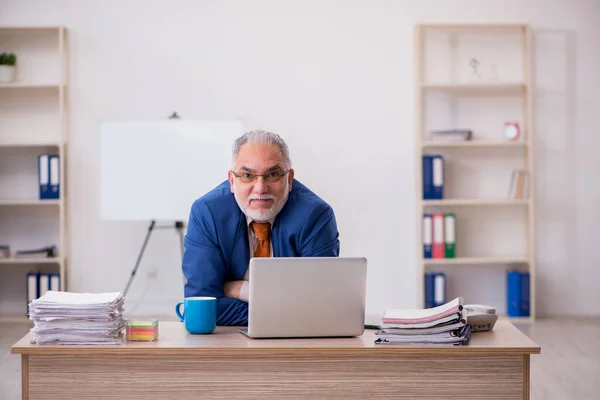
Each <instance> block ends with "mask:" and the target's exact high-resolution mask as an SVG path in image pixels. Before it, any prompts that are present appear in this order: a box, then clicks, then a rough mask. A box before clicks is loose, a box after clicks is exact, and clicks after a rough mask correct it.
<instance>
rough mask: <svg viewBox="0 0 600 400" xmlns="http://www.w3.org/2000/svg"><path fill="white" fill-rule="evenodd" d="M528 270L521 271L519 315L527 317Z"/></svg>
mask: <svg viewBox="0 0 600 400" xmlns="http://www.w3.org/2000/svg"><path fill="white" fill-rule="evenodd" d="M529 315H530V304H529V272H523V273H521V313H520V316H521V317H529Z"/></svg>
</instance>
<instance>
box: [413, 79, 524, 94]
mask: <svg viewBox="0 0 600 400" xmlns="http://www.w3.org/2000/svg"><path fill="white" fill-rule="evenodd" d="M421 88H422V89H423V90H436V91H440V92H452V93H455V94H459V93H474V92H490V93H493V92H499V93H520V92H522V91H523V90H525V89H526V88H527V85H526V84H524V83H519V82H516V83H485V84H479V83H451V84H444V83H424V84H422V85H421Z"/></svg>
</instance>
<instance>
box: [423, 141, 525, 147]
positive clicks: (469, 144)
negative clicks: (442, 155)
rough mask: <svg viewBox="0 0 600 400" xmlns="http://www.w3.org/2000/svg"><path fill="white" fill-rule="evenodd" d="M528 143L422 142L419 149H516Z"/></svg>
mask: <svg viewBox="0 0 600 400" xmlns="http://www.w3.org/2000/svg"><path fill="white" fill-rule="evenodd" d="M528 145H529V143H527V142H509V141H506V140H461V141H452V142H442V141H424V142H422V143H421V147H423V148H445V147H461V148H463V147H464V148H469V147H475V148H481V147H502V148H504V147H509V148H510V147H517V148H524V147H527V146H528Z"/></svg>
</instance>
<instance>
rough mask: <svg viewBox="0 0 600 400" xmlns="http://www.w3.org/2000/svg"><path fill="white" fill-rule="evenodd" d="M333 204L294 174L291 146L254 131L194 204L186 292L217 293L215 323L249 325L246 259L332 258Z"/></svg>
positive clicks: (238, 144) (335, 236)
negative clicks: (225, 175)
mask: <svg viewBox="0 0 600 400" xmlns="http://www.w3.org/2000/svg"><path fill="white" fill-rule="evenodd" d="M338 236H339V234H338V230H337V223H336V220H335V215H334V213H333V210H332V208H331V207H330V206H329V205H328V204H327V203H326V202H325V201H323V200H322V199H321V198H320V197H318V196H317V195H316V194H314V193H313V192H312V191H310V190H309V189H308V188H307V187H306V186H304V185H303V184H302V183H300V182H299V181H297V180H296V179H294V170H293V169H292V163H291V160H290V156H289V151H288V147H287V145H286V144H285V142H284V141H283V140H282V139H281V138H280V137H279V136H278V135H276V134H273V133H270V132H265V131H261V130H257V131H251V132H248V133H246V134H245V135H243V136H242V137H240V138H238V139H237V140H236V141H235V143H234V145H233V166H232V169H231V170H230V171H229V172H228V180H226V181H224V182H223V183H221V184H220V185H219V186H217V187H216V188H215V189H213V190H212V191H210V192H209V193H207V194H205V195H204V196H202V197H200V198H199V199H198V200H196V201H195V202H194V204H193V205H192V209H191V213H190V218H189V224H188V231H187V234H186V237H185V253H184V257H183V273H184V275H185V277H186V279H187V282H186V284H185V296H186V297H190V296H212V297H216V298H217V325H247V324H248V263H249V261H250V258H251V257H337V256H338V255H339V248H340V242H339V239H338Z"/></svg>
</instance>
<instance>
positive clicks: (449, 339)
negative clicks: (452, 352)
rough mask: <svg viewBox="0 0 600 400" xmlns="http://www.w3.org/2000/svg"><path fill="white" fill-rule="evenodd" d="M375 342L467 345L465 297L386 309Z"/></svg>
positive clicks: (468, 327)
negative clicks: (419, 306) (426, 305)
mask: <svg viewBox="0 0 600 400" xmlns="http://www.w3.org/2000/svg"><path fill="white" fill-rule="evenodd" d="M375 336H376V337H377V339H376V340H375V343H376V344H434V345H464V344H468V343H469V340H470V339H471V326H470V325H469V324H467V315H466V310H464V311H463V304H462V298H461V297H457V298H455V299H454V300H452V301H450V302H448V303H446V304H444V305H441V306H438V307H434V308H427V309H407V310H386V312H385V313H384V314H383V316H382V317H381V325H380V326H379V330H378V331H377V333H376V334H375Z"/></svg>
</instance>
